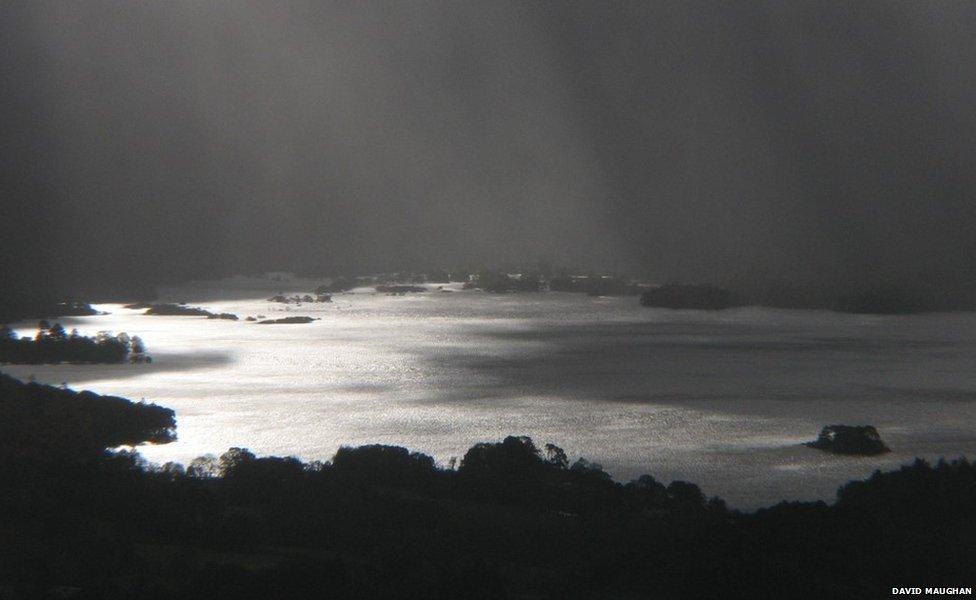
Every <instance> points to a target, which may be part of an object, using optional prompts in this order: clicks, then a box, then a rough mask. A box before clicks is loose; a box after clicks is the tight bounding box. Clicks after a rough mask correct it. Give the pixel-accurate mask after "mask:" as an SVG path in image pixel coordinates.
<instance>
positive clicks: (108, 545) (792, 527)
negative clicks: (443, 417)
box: [0, 378, 976, 599]
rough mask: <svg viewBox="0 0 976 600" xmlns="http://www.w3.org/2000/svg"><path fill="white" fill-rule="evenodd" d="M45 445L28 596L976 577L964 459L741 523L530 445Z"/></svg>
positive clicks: (652, 591) (473, 590)
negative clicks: (458, 448) (186, 462)
mask: <svg viewBox="0 0 976 600" xmlns="http://www.w3.org/2000/svg"><path fill="white" fill-rule="evenodd" d="M8 379H9V378H8ZM20 385H21V386H23V388H22V389H23V390H26V393H28V394H35V395H36V394H38V393H40V394H41V395H45V394H50V393H53V392H58V390H53V392H52V389H51V388H44V387H43V386H24V384H20ZM116 400H117V399H116ZM46 417H48V418H57V413H54V412H49V413H48V414H47V415H46ZM18 419H35V421H36V418H35V417H34V416H32V415H26V414H20V415H16V416H14V417H13V420H18ZM10 421H11V419H6V418H5V419H3V421H2V422H4V423H7V422H10ZM35 421H26V422H24V421H21V422H20V425H21V426H22V425H25V424H26V425H28V426H30V427H33V426H34V425H35ZM11 429H13V427H11ZM139 437H140V436H138V435H136V436H134V438H139ZM57 439H59V440H61V439H64V438H57ZM115 441H116V439H115V438H113V439H112V440H111V441H110V442H109V443H115ZM67 443H69V444H70V443H71V441H70V439H68V440H67ZM88 447H89V448H91V447H93V446H91V445H90V444H89V445H88ZM25 448H28V447H27V446H25ZM45 448H47V450H45V449H42V448H39V447H37V446H34V447H32V449H30V450H29V451H25V452H22V453H21V454H19V455H10V454H8V455H6V456H5V457H4V458H3V459H2V460H0V481H3V482H4V487H3V488H2V489H3V493H0V590H4V591H5V593H7V595H8V596H11V595H12V596H11V597H14V598H31V597H38V596H44V595H51V594H55V593H59V594H62V595H64V594H66V593H67V594H68V595H69V596H70V595H71V594H73V595H74V597H78V598H128V597H149V598H180V599H183V598H191V599H195V598H200V599H203V598H206V599H220V598H235V599H238V598H242V599H248V598H262V599H263V598H282V599H291V598H295V599H298V598H302V599H305V598H357V599H360V598H362V599H374V598H375V599H379V598H433V599H438V598H444V599H448V598H451V599H467V598H485V599H489V598H490V599H495V598H502V599H504V598H560V599H561V598H590V599H597V598H600V599H603V598H610V599H613V598H619V599H624V598H627V599H633V598H688V599H697V598H702V599H705V598H733V599H740V598H741V599H746V598H749V599H752V598H786V597H789V598H824V597H830V598H837V599H846V598H851V599H853V598H859V599H860V598H873V597H886V596H887V595H888V592H890V588H891V587H893V586H901V585H915V584H917V583H918V582H929V581H939V582H966V581H968V579H967V578H969V577H971V574H972V573H973V572H974V567H976V563H974V555H976V553H974V552H973V550H974V548H973V542H972V540H973V539H974V537H976V519H974V518H973V515H974V514H976V468H974V467H973V466H972V465H971V464H970V463H969V462H967V461H965V460H957V461H954V462H952V463H946V462H940V463H939V464H938V465H936V466H930V465H928V464H927V463H924V462H922V461H918V462H916V463H915V464H914V465H912V466H909V467H904V468H902V469H901V470H900V471H896V472H892V473H884V474H882V473H876V474H875V475H874V476H872V477H871V478H870V479H868V480H867V481H863V482H853V483H850V484H847V485H846V486H844V487H843V488H841V490H840V491H839V492H838V501H837V503H836V504H835V505H833V506H828V505H827V504H824V503H822V502H817V503H783V504H780V505H777V506H774V507H771V508H768V509H763V510H760V511H758V512H756V513H753V514H743V513H739V512H734V511H729V510H727V509H726V507H725V505H724V503H722V502H721V500H718V499H715V498H713V499H711V500H708V499H706V497H705V496H704V495H703V494H702V492H701V490H700V489H699V488H698V487H697V486H695V485H693V484H690V483H685V482H672V483H670V484H669V485H664V484H662V483H660V482H658V481H656V480H655V479H654V478H653V477H651V476H648V475H645V476H643V477H640V478H638V479H636V480H634V481H631V482H629V483H627V484H620V483H617V482H615V481H613V479H612V478H611V477H610V476H609V475H607V473H606V472H604V471H603V470H602V469H601V468H600V467H599V465H595V464H593V463H590V462H588V461H586V460H583V459H580V460H577V461H576V462H574V463H570V461H569V460H568V457H567V456H566V453H565V452H564V451H563V450H562V449H560V448H559V447H558V446H555V445H553V444H547V445H546V446H544V447H543V448H542V449H541V450H540V449H539V448H538V447H537V446H536V445H535V443H534V442H533V441H532V440H531V439H529V438H526V437H509V438H506V439H505V440H503V441H501V442H498V443H483V444H478V445H476V446H474V447H473V448H471V449H470V450H469V451H468V452H467V453H466V454H465V456H464V459H463V460H462V461H461V464H460V467H459V468H458V469H457V470H453V469H444V468H439V467H438V466H437V465H435V464H434V461H433V460H432V459H431V458H430V457H429V456H426V455H423V454H418V453H412V452H410V451H408V450H406V449H404V448H399V447H394V446H380V445H373V446H364V447H360V448H342V449H340V450H339V451H338V452H337V453H336V455H335V457H334V458H333V461H332V462H331V463H324V464H320V463H302V462H300V461H298V460H297V459H294V458H279V457H267V458H261V457H256V456H255V455H254V454H253V453H251V452H249V451H247V450H245V449H241V448H232V449H230V450H228V451H227V452H226V453H225V454H223V455H222V456H221V457H219V458H216V457H212V456H211V457H202V458H200V459H197V460H195V461H194V462H193V464H191V465H190V467H189V468H188V469H186V470H185V471H184V470H183V468H182V467H180V466H178V465H173V464H167V465H163V466H161V467H155V466H147V465H145V464H144V463H143V462H141V461H140V459H139V458H138V456H137V455H133V454H128V453H119V454H114V455H98V456H96V455H94V454H92V453H89V454H86V455H85V456H84V458H81V459H76V460H74V461H72V462H70V463H69V462H68V461H64V460H49V458H50V457H52V456H58V454H57V452H56V449H55V448H54V447H53V446H51V445H49V446H47V447H45ZM963 584H965V583H963Z"/></svg>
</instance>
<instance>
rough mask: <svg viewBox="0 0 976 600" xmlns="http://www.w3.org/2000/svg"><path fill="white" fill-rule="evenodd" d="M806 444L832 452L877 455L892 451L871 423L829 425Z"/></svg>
mask: <svg viewBox="0 0 976 600" xmlns="http://www.w3.org/2000/svg"><path fill="white" fill-rule="evenodd" d="M805 445H806V446H809V447H811V448H816V449H818V450H823V451H824V452H830V453H832V454H848V455H857V456H875V455H877V454H884V453H885V452H891V449H890V448H888V446H887V445H885V443H884V442H883V441H882V440H881V435H880V434H879V433H878V430H877V429H875V428H874V427H872V426H870V425H856V426H854V425H827V426H826V427H824V428H823V429H822V430H821V431H820V435H819V436H818V437H817V439H816V440H815V441H812V442H807V443H806V444H805Z"/></svg>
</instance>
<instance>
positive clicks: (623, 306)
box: [3, 278, 976, 508]
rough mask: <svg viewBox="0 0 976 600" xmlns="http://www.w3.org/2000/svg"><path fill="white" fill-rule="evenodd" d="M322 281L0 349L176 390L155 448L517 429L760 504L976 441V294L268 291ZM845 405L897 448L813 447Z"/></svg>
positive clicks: (214, 295) (121, 317) (70, 322)
mask: <svg viewBox="0 0 976 600" xmlns="http://www.w3.org/2000/svg"><path fill="white" fill-rule="evenodd" d="M315 285H316V282H306V281H300V280H287V281H283V282H271V281H268V280H261V279H243V278H237V279H234V280H227V281H223V282H213V283H209V284H196V285H190V286H185V287H182V288H179V289H170V290H165V291H164V296H165V298H163V300H177V301H186V302H188V303H190V304H191V305H195V306H202V307H205V308H208V309H210V310H212V311H216V312H232V313H235V314H238V315H240V316H241V317H242V318H243V317H244V316H248V315H265V316H267V317H281V316H289V315H309V316H313V317H318V318H320V319H321V320H319V321H315V322H313V323H310V324H303V325H256V324H253V323H246V322H244V321H243V320H242V321H240V322H232V321H223V320H207V319H204V318H200V317H158V316H145V315H142V314H140V313H141V311H134V310H127V309H124V308H122V307H121V306H118V305H100V306H99V307H98V308H100V309H101V310H104V311H108V312H109V313H110V314H107V315H101V316H95V317H81V318H63V319H60V322H62V323H63V324H64V325H65V327H66V328H68V329H70V328H72V327H77V328H78V329H79V330H80V331H81V332H83V333H89V334H90V333H94V332H96V331H99V330H111V331H115V332H118V331H126V332H128V333H129V334H132V335H139V336H140V337H142V338H143V340H144V341H145V343H146V345H147V347H148V349H149V351H150V353H151V354H152V356H153V357H154V359H155V360H154V362H153V363H152V364H149V365H50V366H5V367H3V369H4V371H6V372H8V373H10V374H12V375H15V376H18V377H21V378H24V379H26V378H27V377H29V376H31V375H33V376H35V377H36V379H37V380H38V381H43V382H46V383H53V384H59V383H62V382H65V383H67V384H68V385H70V386H71V387H74V388H76V389H91V390H93V391H96V392H100V393H107V394H115V395H120V396H124V397H128V398H131V399H133V400H139V399H142V398H144V399H146V400H147V401H151V402H155V403H157V404H161V405H163V406H168V407H170V408H173V409H175V410H176V413H177V420H178V435H179V441H177V442H175V443H173V444H168V445H163V446H148V447H143V448H141V452H142V453H143V455H145V456H146V457H147V458H149V459H150V460H152V461H154V462H162V461H168V460H175V461H179V462H184V463H186V462H188V461H189V460H190V459H192V458H193V457H195V456H199V455H202V454H206V453H216V454H219V453H220V452H222V451H224V450H226V449H227V448H228V447H231V446H242V447H247V448H250V449H251V450H252V451H254V452H255V453H257V454H260V455H268V454H275V455H295V456H298V457H301V458H302V459H328V458H330V457H331V456H332V454H333V453H334V452H335V450H336V449H337V448H338V447H339V446H340V445H342V444H350V445H359V444H366V443H386V444H398V445H403V446H407V447H409V448H411V449H413V450H419V451H423V452H427V453H430V454H432V455H434V456H435V457H436V458H437V459H438V460H439V461H440V462H442V463H445V464H446V463H447V461H448V460H450V458H451V457H454V456H456V457H460V456H462V455H463V453H464V451H465V450H466V449H467V448H468V447H470V446H471V445H473V444H474V443H476V442H480V441H489V440H500V439H501V438H503V437H504V436H506V435H509V434H518V435H529V436H531V437H532V438H533V439H535V440H536V442H537V443H538V444H539V445H540V446H541V444H543V443H545V442H550V441H551V442H554V443H556V444H558V445H560V446H562V447H563V448H565V449H566V451H567V453H568V454H569V455H570V457H571V459H575V457H578V456H584V457H586V458H588V459H590V460H592V461H595V462H598V463H601V464H602V465H603V466H604V468H605V469H606V470H608V471H609V472H611V473H612V474H613V475H614V476H615V477H616V478H617V479H619V480H626V479H629V478H632V477H635V476H637V475H639V474H641V473H650V474H652V475H654V476H655V477H656V478H657V479H659V480H662V481H664V482H668V481H671V480H673V479H684V480H687V481H692V482H695V483H697V484H699V485H700V486H701V487H702V489H703V490H704V491H705V492H706V493H707V494H709V495H712V494H717V495H719V496H721V497H723V498H725V499H726V500H727V501H728V502H729V503H730V505H732V506H735V507H740V508H753V507H757V506H760V505H765V504H769V503H772V502H775V501H778V500H782V499H790V500H811V499H818V498H820V499H826V500H830V499H832V498H833V497H834V493H835V491H836V489H837V487H838V486H839V485H840V484H842V483H844V482H845V481H847V480H849V479H852V478H861V477H864V476H867V475H869V474H870V473H871V472H872V471H874V470H875V469H878V468H882V469H887V468H892V467H895V466H897V465H899V464H903V463H906V462H909V461H911V460H912V459H913V458H914V457H915V456H922V457H926V458H929V459H936V458H938V457H940V456H945V457H947V458H953V457H956V456H959V455H970V456H972V455H974V454H976V314H937V315H920V316H859V315H844V314H835V313H831V312H826V311H794V310H774V309H765V308H743V309H735V310H728V311H720V312H703V311H672V310H658V309H648V308H643V307H641V306H639V305H638V302H637V299H636V298H592V297H587V296H585V295H577V294H563V293H542V294H521V295H491V294H484V293H481V292H475V291H464V292H462V291H460V290H457V289H455V291H450V292H447V291H437V290H433V289H432V291H430V292H428V293H423V294H414V295H408V296H396V297H393V296H385V295H378V294H374V293H371V292H370V291H366V290H360V291H358V292H357V293H351V294H341V295H337V296H335V299H334V302H333V303H331V304H311V305H302V306H300V307H297V306H285V305H281V304H274V303H270V302H268V301H266V298H268V297H269V296H270V295H271V294H273V293H277V292H286V293H291V292H302V293H305V292H307V291H309V290H311V289H313V288H314V287H315ZM449 287H452V288H456V286H449ZM22 325H23V327H22V328H21V329H20V331H21V333H24V334H27V333H31V334H32V333H33V331H32V330H31V329H30V327H29V325H28V324H22ZM833 423H841V424H852V425H854V424H872V425H875V426H877V427H878V429H879V431H880V432H881V435H882V437H883V438H884V439H885V440H886V442H887V443H888V445H889V446H891V448H892V450H893V452H892V453H890V454H887V455H884V456H881V457H838V456H833V455H828V454H825V453H822V452H820V451H817V450H813V449H810V448H806V447H804V446H802V445H800V444H801V442H804V441H808V440H811V439H814V438H815V437H816V435H817V433H818V432H819V430H820V428H821V427H822V426H823V425H826V424H833Z"/></svg>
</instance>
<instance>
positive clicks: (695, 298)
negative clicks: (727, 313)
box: [641, 283, 736, 310]
mask: <svg viewBox="0 0 976 600" xmlns="http://www.w3.org/2000/svg"><path fill="white" fill-rule="evenodd" d="M641 304H642V305H644V306H651V307H657V308H685V309H700V310H721V309H723V308H732V307H733V306H736V301H735V297H734V296H733V294H732V292H730V291H729V290H726V289H723V288H720V287H717V286H714V285H706V284H702V285H686V284H680V283H669V284H667V285H662V286H661V287H657V288H652V289H649V290H647V291H646V292H644V293H643V294H641Z"/></svg>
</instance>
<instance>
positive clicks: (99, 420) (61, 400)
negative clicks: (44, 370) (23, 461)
mask: <svg viewBox="0 0 976 600" xmlns="http://www.w3.org/2000/svg"><path fill="white" fill-rule="evenodd" d="M175 428H176V420H175V415H174V413H173V411H172V410H170V409H168V408H163V407H161V406H156V405H155V404H137V403H133V402H130V401H129V400H126V399H124V398H117V397H115V396H100V395H98V394H94V393H92V392H75V391H72V390H69V389H60V388H56V387H51V386H47V385H40V384H36V383H23V382H20V381H18V380H16V379H14V378H13V377H10V376H7V375H4V374H2V373H0V456H3V457H7V458H9V457H11V456H19V457H28V456H35V457H37V456H41V457H43V456H44V455H45V454H44V453H47V452H50V453H52V454H53V455H56V458H57V459H58V460H64V459H65V457H73V456H74V457H77V456H86V455H91V454H98V453H101V452H102V450H104V449H105V448H111V447H115V446H121V445H128V446H134V445H136V444H140V443H143V442H152V443H166V442H170V441H172V440H174V439H176V433H175Z"/></svg>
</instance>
